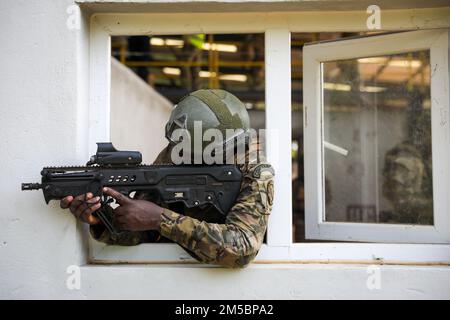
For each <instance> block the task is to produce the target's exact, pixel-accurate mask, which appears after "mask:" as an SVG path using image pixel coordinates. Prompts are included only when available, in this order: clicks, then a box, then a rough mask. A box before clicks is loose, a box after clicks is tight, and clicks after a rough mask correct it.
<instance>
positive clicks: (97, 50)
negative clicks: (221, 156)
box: [85, 10, 450, 264]
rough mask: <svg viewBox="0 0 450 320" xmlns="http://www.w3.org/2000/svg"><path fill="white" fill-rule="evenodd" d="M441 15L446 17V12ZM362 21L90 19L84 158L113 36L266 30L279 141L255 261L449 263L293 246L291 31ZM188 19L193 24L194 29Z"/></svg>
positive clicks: (338, 15) (345, 246)
mask: <svg viewBox="0 0 450 320" xmlns="http://www.w3.org/2000/svg"><path fill="white" fill-rule="evenodd" d="M400 11H401V10H400ZM419 11H420V10H419ZM405 12H407V11H401V12H388V11H387V12H386V13H385V14H384V16H383V17H386V18H385V21H386V28H387V29H386V30H400V29H404V28H411V29H412V28H416V27H417V24H412V23H411V20H410V15H409V14H407V13H406V14H405ZM324 14H325V15H326V14H329V16H330V19H328V20H327V23H323V22H320V21H323V19H321V17H322V16H323V15H324ZM411 14H415V15H416V16H417V15H418V16H424V17H429V15H430V13H429V12H428V11H426V10H424V11H423V12H422V11H420V12H417V11H414V12H411ZM439 14H443V16H444V17H445V14H444V13H442V12H439ZM366 18H367V14H366V12H365V11H361V12H359V11H358V12H357V13H355V12H329V13H326V12H325V13H324V12H284V13H270V14H267V13H265V12H256V13H243V12H240V13H189V14H184V13H158V14H152V13H145V14H135V13H127V14H121V13H117V14H116V13H109V14H106V13H95V14H92V15H91V16H90V23H89V28H90V30H89V34H90V36H89V37H90V39H89V47H88V49H87V50H88V52H89V53H88V54H89V65H88V69H89V72H88V75H87V76H88V77H89V79H87V80H88V81H89V93H88V105H89V110H88V117H89V121H88V123H89V126H88V135H87V141H86V142H85V143H86V146H87V148H86V149H87V151H88V152H87V153H86V156H88V155H89V154H93V153H95V144H94V142H96V141H109V131H110V124H109V118H110V117H109V115H110V84H111V83H110V82H111V79H110V59H111V52H110V37H111V36H119V35H132V34H133V35H152V34H158V35H172V34H180V33H186V34H188V33H191V34H195V33H258V32H264V33H265V59H266V62H265V74H266V79H265V80H266V128H267V130H268V131H269V130H271V131H273V132H274V133H275V134H274V136H275V137H276V136H277V135H278V137H283V139H281V140H279V141H277V140H276V138H275V139H274V140H269V141H268V143H267V153H268V154H267V155H268V160H269V161H270V162H271V163H272V164H273V166H274V167H275V170H276V177H275V186H276V190H275V199H274V208H273V211H272V214H271V218H270V219H269V226H268V234H267V243H266V244H264V245H263V246H262V248H261V250H260V253H259V254H258V256H257V258H256V260H255V262H256V263H297V262H299V263H309V262H336V263H342V262H344V261H345V262H350V263H362V262H363V263H378V262H380V261H382V262H384V263H388V262H396V263H419V264H420V263H450V246H449V245H411V244H403V245H398V244H380V243H376V244H369V243H333V242H330V243H293V242H292V201H291V200H292V199H291V77H290V72H291V60H290V55H291V47H290V34H291V32H325V31H337V30H346V31H365V28H366V25H365V21H366ZM192 21H197V22H196V23H195V24H193V23H192ZM199 21H200V22H199ZM424 21H425V20H424ZM439 21H446V20H445V19H444V20H442V19H441V20H439ZM330 23H331V24H330ZM446 26H447V25H446ZM422 27H426V25H425V24H424V25H423V26H422ZM447 27H448V26H447ZM280 106H282V107H281V108H280ZM88 246H89V262H90V263H100V264H101V263H107V264H111V263H170V264H175V263H182V264H185V263H186V264H189V263H195V261H194V260H193V259H192V258H190V257H189V256H188V255H187V254H186V253H185V252H184V250H183V249H181V248H180V247H179V246H178V245H176V244H141V245H138V246H135V247H120V246H107V245H105V244H102V243H99V242H97V241H95V240H93V239H92V238H91V237H89V244H88Z"/></svg>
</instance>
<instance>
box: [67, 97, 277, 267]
mask: <svg viewBox="0 0 450 320" xmlns="http://www.w3.org/2000/svg"><path fill="white" fill-rule="evenodd" d="M194 121H202V126H203V129H204V130H207V129H218V130H220V131H221V132H223V133H224V132H225V131H226V129H243V130H241V131H240V133H241V134H243V135H247V134H248V132H249V131H250V123H249V117H248V113H247V110H246V108H245V106H244V104H243V103H242V102H241V101H240V100H239V99H238V98H236V97H235V96H234V95H232V94H231V93H229V92H226V91H223V90H198V91H195V92H193V93H191V94H189V95H188V96H186V97H185V98H183V99H181V101H180V102H179V103H178V104H177V105H176V106H175V108H174V109H173V111H172V114H171V117H170V119H169V122H168V123H167V125H166V138H167V139H168V140H169V145H168V146H167V147H166V148H165V149H163V150H162V151H161V153H160V154H159V156H158V157H157V159H156V160H155V162H154V163H155V164H161V163H172V162H173V161H172V159H171V151H172V148H173V147H174V146H175V145H176V141H173V140H172V138H171V136H172V133H173V131H174V130H175V129H179V128H181V129H186V130H187V131H188V132H189V133H190V136H191V137H193V127H194ZM232 138H233V139H234V140H236V139H238V138H239V137H238V136H234V137H232ZM229 142H230V141H224V142H223V147H224V149H225V148H226V147H227V144H229ZM255 148H256V149H258V148H259V146H258V144H257V143H251V144H250V145H249V146H248V148H247V153H246V154H245V155H244V156H245V159H239V158H238V155H235V158H234V161H235V162H236V164H237V165H238V167H239V169H240V170H241V172H242V174H243V179H242V184H241V190H240V193H239V195H238V197H237V199H236V203H235V204H234V205H233V207H232V208H231V209H230V211H229V212H228V214H227V215H226V217H224V216H223V215H221V214H220V213H219V212H217V210H215V208H213V207H211V206H208V205H207V206H205V207H199V208H193V209H186V208H184V207H179V206H178V207H176V206H171V207H170V208H169V207H167V206H166V207H162V206H161V204H156V203H154V202H152V200H153V199H152V198H151V196H150V195H148V194H138V195H135V197H134V198H133V199H131V198H128V197H126V196H124V195H122V194H120V193H119V192H117V191H115V190H113V189H111V188H104V190H103V191H104V194H106V195H109V196H111V197H113V198H114V199H115V200H116V202H117V203H118V204H119V207H117V208H116V209H114V212H113V213H112V212H111V214H112V219H113V221H114V223H115V224H116V225H117V226H118V227H119V228H120V229H122V230H127V232H123V233H122V234H121V236H120V237H119V238H117V239H116V240H113V239H111V237H110V234H109V232H108V230H107V229H106V228H105V227H104V226H103V225H102V224H101V223H100V222H99V221H98V219H97V218H96V217H95V216H94V215H93V213H94V212H95V211H96V210H98V209H99V208H100V198H99V197H93V196H92V194H87V195H79V196H76V197H73V196H68V197H66V198H64V199H62V200H61V208H63V209H66V208H69V209H70V211H71V212H72V214H73V215H74V216H75V217H76V218H78V219H80V220H81V221H83V222H86V223H88V224H90V232H91V235H92V236H93V237H94V238H95V239H97V240H99V241H102V242H104V243H107V244H114V245H124V246H132V245H137V244H139V243H143V242H161V241H165V239H169V240H171V241H173V242H176V243H178V244H179V245H180V246H182V247H183V248H184V249H185V250H186V251H187V252H188V253H189V254H190V255H191V256H193V257H194V258H196V259H197V260H199V261H201V262H204V263H212V264H218V265H222V266H226V267H244V266H246V265H248V264H249V263H250V262H251V261H252V260H253V259H254V258H255V256H256V255H257V253H258V251H259V249H260V247H261V244H262V242H263V239H264V235H265V232H266V229H267V223H268V218H269V214H270V212H271V209H272V201H273V192H274V191H273V175H274V172H273V169H272V167H271V166H270V165H269V164H267V163H264V162H263V161H259V162H258V161H257V159H251V157H249V156H248V155H249V152H252V151H254V150H255ZM241 160H242V161H241Z"/></svg>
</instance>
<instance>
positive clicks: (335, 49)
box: [303, 29, 450, 243]
mask: <svg viewBox="0 0 450 320" xmlns="http://www.w3.org/2000/svg"><path fill="white" fill-rule="evenodd" d="M448 39H449V32H448V30H446V29H443V30H442V29H438V30H423V31H409V32H401V33H394V34H387V35H379V36H370V37H362V38H356V39H349V40H337V41H330V42H325V43H318V44H311V45H306V46H305V47H304V50H303V65H304V76H303V79H304V89H305V90H304V92H306V93H307V94H305V95H304V101H305V105H306V106H307V113H308V123H307V125H306V126H305V167H306V168H309V170H307V171H306V173H305V198H306V206H305V207H306V208H305V211H306V212H305V222H306V223H305V224H306V237H307V238H308V239H316V240H317V239H319V240H343V241H372V242H396V243H449V242H450V211H449V208H450V197H449V195H448V194H447V192H446V191H448V190H450V165H449V164H450V152H449V151H450V140H449V126H448V125H442V121H443V119H442V113H443V112H444V113H445V112H447V111H446V110H448V109H449V92H448V88H447V89H446V88H445V85H444V84H446V83H447V84H448V83H449V81H448V77H449V73H448V61H449V50H448V48H449V47H448ZM419 50H429V51H430V64H431V70H432V75H431V119H432V120H431V125H432V146H433V148H432V149H433V150H432V153H433V155H432V161H433V204H434V205H433V209H434V210H433V211H434V225H411V224H383V223H379V224H373V223H352V222H329V221H325V206H324V205H323V204H324V195H325V192H324V170H325V169H324V147H323V132H324V121H323V90H322V83H323V72H322V71H323V70H322V64H323V63H324V62H327V61H335V60H346V59H357V58H365V57H375V56H384V55H389V54H396V53H407V52H413V51H419ZM435 146H439V148H436V147H435Z"/></svg>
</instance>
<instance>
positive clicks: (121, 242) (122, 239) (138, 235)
mask: <svg viewBox="0 0 450 320" xmlns="http://www.w3.org/2000/svg"><path fill="white" fill-rule="evenodd" d="M168 155H169V148H168V147H166V148H164V149H163V150H162V151H161V152H160V153H159V155H158V156H157V157H156V159H155V161H154V162H153V163H154V164H161V163H164V162H166V161H167V158H168ZM107 208H109V209H108V213H107V214H108V215H109V217H110V220H111V221H114V217H113V215H112V209H111V207H109V206H108V207H107ZM89 231H90V234H91V236H92V237H93V238H94V239H95V240H97V241H100V242H103V243H106V244H109V245H118V246H135V245H138V244H140V243H142V242H147V241H148V233H147V232H131V231H124V232H121V234H120V236H119V237H118V238H116V239H113V238H112V237H111V234H110V233H109V231H108V230H107V229H106V228H105V227H104V226H103V225H102V224H99V225H95V226H90V228H89Z"/></svg>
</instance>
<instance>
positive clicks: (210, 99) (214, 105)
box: [165, 89, 250, 152]
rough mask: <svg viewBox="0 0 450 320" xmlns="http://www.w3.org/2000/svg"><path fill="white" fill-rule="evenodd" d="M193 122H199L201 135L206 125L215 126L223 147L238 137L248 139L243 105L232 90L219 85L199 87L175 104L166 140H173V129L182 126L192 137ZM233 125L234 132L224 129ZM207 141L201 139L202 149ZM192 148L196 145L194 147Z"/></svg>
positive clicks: (247, 118) (231, 127)
mask: <svg viewBox="0 0 450 320" xmlns="http://www.w3.org/2000/svg"><path fill="white" fill-rule="evenodd" d="M195 122H197V124H198V123H201V126H202V133H201V134H202V135H203V132H205V131H206V130H208V129H217V130H219V131H220V132H221V133H222V136H223V140H222V141H220V143H221V144H222V146H223V147H224V149H226V148H228V146H229V145H230V144H231V142H233V141H236V139H238V138H242V137H245V139H246V141H247V137H248V133H249V130H250V120H249V116H248V112H247V109H246V108H245V105H244V104H243V103H242V102H241V101H240V100H239V99H238V98H237V97H236V96H234V95H233V94H231V93H230V92H227V91H225V90H220V89H202V90H197V91H194V92H192V93H190V94H188V95H187V96H185V97H183V98H182V99H181V100H180V102H179V103H178V104H177V105H175V107H174V109H173V110H172V113H171V115H170V118H169V121H168V122H167V124H166V130H165V131H166V134H165V135H166V138H167V140H169V143H173V144H176V143H178V142H179V141H174V140H173V138H172V137H173V135H172V134H173V132H174V131H175V130H176V129H185V130H187V132H189V135H190V137H191V139H193V138H192V137H194V133H195V132H194V126H195ZM227 129H233V130H234V134H232V135H231V134H230V130H229V132H227ZM208 144H210V142H209V141H203V140H202V149H203V148H205V146H206V145H208ZM193 150H194V152H195V149H193Z"/></svg>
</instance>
